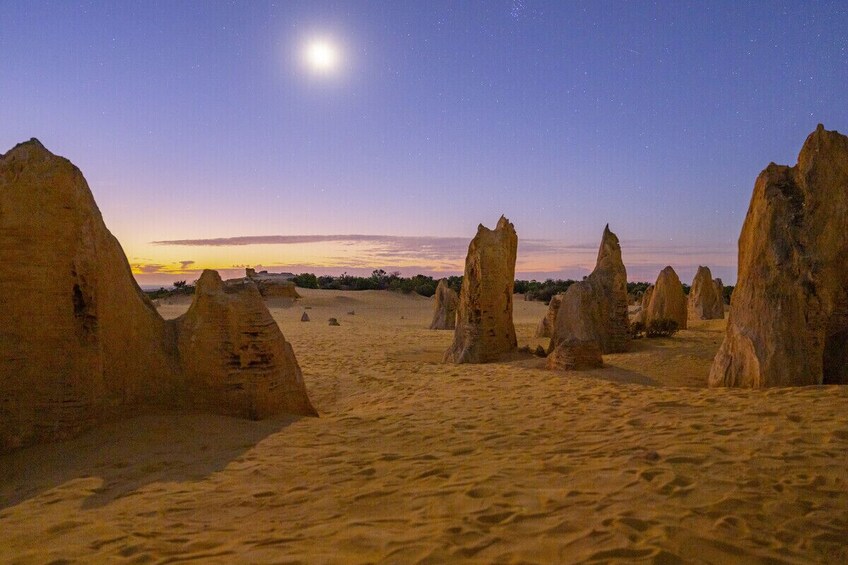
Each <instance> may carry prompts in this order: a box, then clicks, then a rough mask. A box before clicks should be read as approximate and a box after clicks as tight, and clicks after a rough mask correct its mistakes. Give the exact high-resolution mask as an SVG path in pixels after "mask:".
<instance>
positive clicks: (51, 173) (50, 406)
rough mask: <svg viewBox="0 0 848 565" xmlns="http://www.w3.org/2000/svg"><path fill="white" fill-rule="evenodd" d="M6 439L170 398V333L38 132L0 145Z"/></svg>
mask: <svg viewBox="0 0 848 565" xmlns="http://www.w3.org/2000/svg"><path fill="white" fill-rule="evenodd" d="M0 296H1V297H2V301H3V306H2V316H3V320H2V324H0V397H2V400H0V451H3V450H7V449H11V448H14V447H18V446H22V445H26V444H31V443H36V442H42V441H49V440H54V439H60V438H65V437H70V436H73V435H76V434H77V433H79V432H80V431H82V430H84V429H86V428H88V427H90V426H92V425H93V424H95V423H97V422H98V421H101V420H103V419H104V418H107V417H109V416H110V415H116V414H117V415H120V413H121V412H122V410H123V409H124V407H125V406H126V405H132V404H139V403H145V402H157V403H161V402H169V401H171V400H179V399H177V398H173V396H174V395H175V394H177V392H176V391H175V390H174V389H175V384H176V379H175V375H176V373H177V370H178V366H179V365H178V363H177V360H176V356H175V355H174V344H173V335H172V332H171V330H170V329H169V327H168V325H167V324H166V323H165V321H164V320H163V319H162V318H161V317H160V316H159V314H158V313H157V312H156V309H155V308H154V307H153V305H152V304H151V303H150V301H149V300H148V299H147V297H146V296H145V295H144V294H143V293H142V292H141V290H140V289H139V288H138V285H137V284H136V282H135V280H134V279H133V277H132V273H131V272H130V266H129V264H128V263H127V260H126V257H125V255H124V252H123V250H122V249H121V246H120V244H119V243H118V240H116V239H115V238H114V237H113V236H112V234H111V233H109V230H108V229H106V226H105V224H104V223H103V219H102V217H101V215H100V211H99V210H98V208H97V204H95V202H94V198H93V196H92V194H91V191H90V190H89V188H88V184H87V183H86V181H85V179H84V178H83V175H82V173H81V172H80V170H79V169H77V168H76V167H75V166H74V165H73V164H72V163H71V162H70V161H68V160H67V159H63V158H62V157H57V156H56V155H53V154H52V153H50V151H48V150H47V149H45V148H44V146H43V145H41V143H39V142H38V140H35V139H32V140H30V141H28V142H26V143H21V144H19V145H17V146H16V147H15V148H13V149H12V150H10V151H9V152H8V153H6V154H5V155H2V156H0Z"/></svg>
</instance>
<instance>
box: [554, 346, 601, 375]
mask: <svg viewBox="0 0 848 565" xmlns="http://www.w3.org/2000/svg"><path fill="white" fill-rule="evenodd" d="M545 366H546V367H547V368H548V369H551V370H554V371H583V370H586V369H597V368H600V367H603V366H604V362H603V359H602V358H601V348H600V346H599V345H598V342H597V341H596V340H590V341H580V340H577V339H570V340H568V341H563V342H561V343H560V344H559V345H557V346H556V347H555V348H554V350H553V351H551V353H550V355H548V359H547V361H546V362H545Z"/></svg>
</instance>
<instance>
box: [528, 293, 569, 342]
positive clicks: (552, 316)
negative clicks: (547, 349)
mask: <svg viewBox="0 0 848 565" xmlns="http://www.w3.org/2000/svg"><path fill="white" fill-rule="evenodd" d="M561 305H562V295H561V294H555V295H554V296H552V297H551V301H550V302H549V303H548V313H547V314H545V317H544V318H542V319H541V320H539V325H538V326H536V334H535V337H551V334H552V333H553V328H554V323H555V322H556V315H557V312H559V307H560V306H561Z"/></svg>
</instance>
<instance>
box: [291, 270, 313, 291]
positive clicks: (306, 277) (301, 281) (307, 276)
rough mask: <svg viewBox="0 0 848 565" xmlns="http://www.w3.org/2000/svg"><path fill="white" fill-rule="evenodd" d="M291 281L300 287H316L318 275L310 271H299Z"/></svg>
mask: <svg viewBox="0 0 848 565" xmlns="http://www.w3.org/2000/svg"><path fill="white" fill-rule="evenodd" d="M292 281H293V282H294V284H295V286H299V287H300V288H318V277H316V276H315V275H314V274H312V273H300V274H299V275H297V276H296V277H294V278H293V279H292Z"/></svg>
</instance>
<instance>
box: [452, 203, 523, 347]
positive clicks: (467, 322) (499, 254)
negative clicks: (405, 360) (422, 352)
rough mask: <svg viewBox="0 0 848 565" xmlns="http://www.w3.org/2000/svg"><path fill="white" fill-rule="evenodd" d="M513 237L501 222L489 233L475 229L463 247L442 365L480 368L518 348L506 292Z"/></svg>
mask: <svg viewBox="0 0 848 565" xmlns="http://www.w3.org/2000/svg"><path fill="white" fill-rule="evenodd" d="M517 251H518V236H517V235H516V233H515V228H514V227H513V225H512V224H511V223H510V221H509V220H507V219H506V218H505V217H503V216H501V218H500V220H499V221H498V225H497V227H496V228H495V229H494V230H490V229H488V228H486V227H484V226H483V225H482V224H480V225H479V226H478V227H477V235H476V236H475V237H474V239H473V240H471V244H470V245H469V246H468V256H467V257H466V259H465V276H464V278H463V279H462V290H461V292H460V296H459V306H458V308H457V317H456V331H455V333H454V338H453V344H452V345H451V346H450V348H449V349H448V350H447V351H446V352H445V356H444V361H445V362H448V363H485V362H487V361H494V360H496V359H498V358H499V357H500V356H502V355H504V354H506V353H509V352H511V351H514V350H515V349H517V347H518V342H517V340H516V338H515V326H513V323H512V292H513V286H514V284H515V258H516V253H517Z"/></svg>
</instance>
